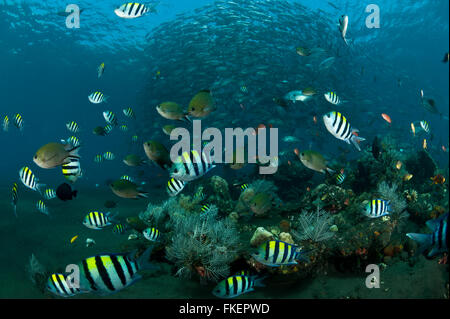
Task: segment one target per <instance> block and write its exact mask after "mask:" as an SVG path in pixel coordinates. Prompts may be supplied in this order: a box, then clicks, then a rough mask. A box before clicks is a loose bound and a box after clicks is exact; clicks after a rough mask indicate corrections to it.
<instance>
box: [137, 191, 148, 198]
mask: <svg viewBox="0 0 450 319" xmlns="http://www.w3.org/2000/svg"><path fill="white" fill-rule="evenodd" d="M147 194H148V193H147V192H144V191H140V192H139V194H138V197H139V198H148V195H147Z"/></svg>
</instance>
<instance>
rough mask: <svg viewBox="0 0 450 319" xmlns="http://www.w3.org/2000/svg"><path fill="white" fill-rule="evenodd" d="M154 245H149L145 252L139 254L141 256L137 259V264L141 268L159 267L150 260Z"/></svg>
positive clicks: (155, 268) (153, 268) (152, 268)
mask: <svg viewBox="0 0 450 319" xmlns="http://www.w3.org/2000/svg"><path fill="white" fill-rule="evenodd" d="M153 247H154V245H151V246H150V247H148V248H147V249H146V250H145V251H144V253H143V254H142V255H141V256H139V258H138V259H137V264H138V266H139V270H157V269H159V267H158V266H155V265H154V264H152V263H151V262H150V256H151V255H152V250H153Z"/></svg>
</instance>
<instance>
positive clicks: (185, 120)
mask: <svg viewBox="0 0 450 319" xmlns="http://www.w3.org/2000/svg"><path fill="white" fill-rule="evenodd" d="M181 121H183V122H187V123H192V119H191V118H190V117H189V115H187V114H185V115H184V117H183V118H181Z"/></svg>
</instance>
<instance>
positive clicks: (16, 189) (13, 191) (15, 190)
mask: <svg viewBox="0 0 450 319" xmlns="http://www.w3.org/2000/svg"><path fill="white" fill-rule="evenodd" d="M11 197H12V199H11V205H12V206H13V208H14V215H16V217H17V202H18V201H19V187H18V186H17V183H13V185H12V188H11Z"/></svg>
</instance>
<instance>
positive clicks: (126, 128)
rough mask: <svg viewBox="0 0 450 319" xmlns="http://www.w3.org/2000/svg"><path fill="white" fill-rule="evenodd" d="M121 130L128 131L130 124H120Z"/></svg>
mask: <svg viewBox="0 0 450 319" xmlns="http://www.w3.org/2000/svg"><path fill="white" fill-rule="evenodd" d="M119 130H121V131H122V132H127V131H128V126H126V125H125V124H124V125H121V126H119Z"/></svg>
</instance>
